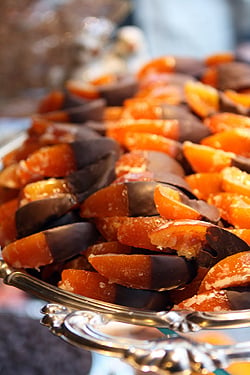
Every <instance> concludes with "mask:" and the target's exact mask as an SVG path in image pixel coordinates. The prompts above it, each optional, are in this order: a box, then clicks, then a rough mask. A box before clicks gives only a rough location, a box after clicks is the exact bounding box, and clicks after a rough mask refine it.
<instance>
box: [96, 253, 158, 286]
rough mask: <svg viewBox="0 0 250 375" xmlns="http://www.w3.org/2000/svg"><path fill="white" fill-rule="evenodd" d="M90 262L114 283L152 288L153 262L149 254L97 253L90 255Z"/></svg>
mask: <svg viewBox="0 0 250 375" xmlns="http://www.w3.org/2000/svg"><path fill="white" fill-rule="evenodd" d="M89 262H90V263H91V264H92V266H93V267H94V268H95V269H96V270H97V271H98V272H99V273H100V274H101V275H103V276H104V277H106V278H107V279H108V280H109V281H110V282H112V283H117V284H121V285H124V286H127V287H130V288H138V289H150V282H151V262H150V258H149V256H147V255H141V254H139V255H119V254H105V255H96V256H92V257H89Z"/></svg>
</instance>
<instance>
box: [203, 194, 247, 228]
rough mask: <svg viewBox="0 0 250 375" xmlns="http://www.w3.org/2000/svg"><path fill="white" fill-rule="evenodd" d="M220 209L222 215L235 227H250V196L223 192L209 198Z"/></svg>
mask: <svg viewBox="0 0 250 375" xmlns="http://www.w3.org/2000/svg"><path fill="white" fill-rule="evenodd" d="M208 202H209V203H210V204H213V205H214V206H216V207H217V208H218V209H219V210H220V214H221V217H222V218H223V219H224V220H226V221H228V222H229V223H230V224H232V225H234V226H235V228H243V229H244V228H250V197H248V196H245V195H239V194H237V193H227V192H222V193H218V194H215V195H213V196H210V197H209V199H208Z"/></svg>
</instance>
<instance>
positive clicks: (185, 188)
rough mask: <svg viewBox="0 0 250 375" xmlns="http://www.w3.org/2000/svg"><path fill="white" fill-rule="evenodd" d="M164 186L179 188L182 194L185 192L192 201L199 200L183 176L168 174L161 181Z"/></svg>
mask: <svg viewBox="0 0 250 375" xmlns="http://www.w3.org/2000/svg"><path fill="white" fill-rule="evenodd" d="M160 182H163V183H164V184H167V185H171V186H170V187H175V188H177V189H178V190H179V191H180V192H183V193H184V194H185V195H186V196H187V197H189V198H191V199H197V197H196V196H195V195H194V193H193V192H192V190H191V188H190V186H189V185H188V184H187V182H186V181H185V180H184V178H182V177H181V176H178V175H175V174H173V173H167V174H165V176H163V178H162V179H161V180H160Z"/></svg>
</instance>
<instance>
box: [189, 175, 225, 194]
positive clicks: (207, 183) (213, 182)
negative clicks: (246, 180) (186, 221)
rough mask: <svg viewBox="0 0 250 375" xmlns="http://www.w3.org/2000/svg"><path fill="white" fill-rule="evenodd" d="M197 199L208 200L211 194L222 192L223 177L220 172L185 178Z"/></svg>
mask: <svg viewBox="0 0 250 375" xmlns="http://www.w3.org/2000/svg"><path fill="white" fill-rule="evenodd" d="M185 180H186V182H187V183H188V185H189V186H190V187H191V189H192V192H193V193H194V195H196V197H197V198H199V199H203V200H207V199H208V197H209V196H210V194H216V193H219V192H220V191H221V190H222V187H221V183H222V177H221V174H220V173H218V172H203V173H194V174H191V175H188V176H186V177H185Z"/></svg>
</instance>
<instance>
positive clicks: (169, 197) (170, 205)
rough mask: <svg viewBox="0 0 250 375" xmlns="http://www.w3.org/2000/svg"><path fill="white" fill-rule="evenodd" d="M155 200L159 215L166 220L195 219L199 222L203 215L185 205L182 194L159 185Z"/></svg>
mask: <svg viewBox="0 0 250 375" xmlns="http://www.w3.org/2000/svg"><path fill="white" fill-rule="evenodd" d="M154 200H155V205H156V208H157V210H158V212H159V214H160V215H161V216H162V217H164V218H165V219H171V220H176V219H193V220H198V219H200V218H201V214H200V213H199V212H198V211H196V210H195V209H193V208H192V207H189V206H188V205H187V204H184V203H183V202H182V199H181V195H180V193H179V192H178V191H177V190H175V189H171V188H169V187H167V186H163V185H157V186H156V188H155V191H154Z"/></svg>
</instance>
